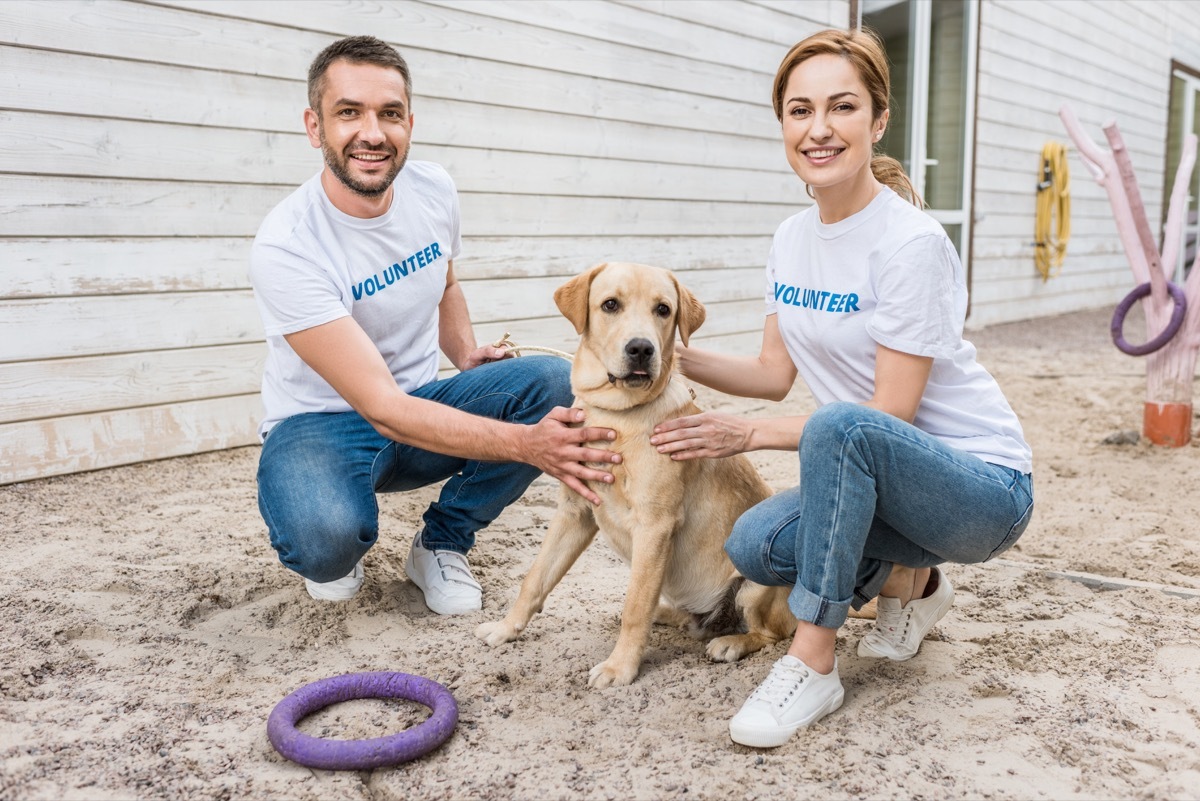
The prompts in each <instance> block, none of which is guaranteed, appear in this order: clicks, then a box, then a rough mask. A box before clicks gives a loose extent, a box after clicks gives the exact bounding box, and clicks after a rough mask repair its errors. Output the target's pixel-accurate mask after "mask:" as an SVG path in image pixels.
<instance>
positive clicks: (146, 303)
mask: <svg viewBox="0 0 1200 801" xmlns="http://www.w3.org/2000/svg"><path fill="white" fill-rule="evenodd" d="M848 14H849V4H848V0H819V1H818V0H813V1H806V2H785V1H784V0H748V1H746V2H735V1H734V0H630V1H628V2H626V1H625V0H524V1H523V2H506V1H505V0H461V1H459V2H441V1H440V0H428V1H427V2H413V1H408V0H405V1H394V2H388V1H386V0H384V1H382V2H377V3H343V2H323V1H320V0H307V1H306V2H291V1H290V0H285V1H282V2H281V1H277V0H237V2H232V1H227V2H213V1H211V0H209V1H204V2H202V1H199V0H197V1H194V2H190V1H188V0H164V1H163V2H129V1H127V0H97V1H96V2H85V1H84V0H58V2H47V1H46V0H0V109H2V110H0V484H4V483H12V482H17V481H23V480H27V479H31V478H35V477H39V476H49V475H55V474H61V473H69V472H75V471H81V470H91V469H97V468H103V467H108V466H112V465H118V464H125V463H129V462H135V461H143V460H149V459H157V458H163V457H168V456H176V455H181V454H189V453H198V452H202V451H206V450H213V449H220V448H226V447H232V446H238V445H244V444H250V443H252V442H255V441H256V439H255V437H254V433H253V432H254V429H255V426H256V423H257V420H258V418H259V415H260V404H259V398H258V385H259V374H260V370H261V367H262V360H263V346H262V333H261V328H260V323H259V320H258V316H257V313H256V311H255V308H254V304H253V300H252V297H251V293H250V289H249V284H248V282H247V279H246V267H247V253H248V248H249V244H250V241H251V239H252V238H253V236H254V233H255V231H256V229H257V227H258V225H259V222H260V221H261V220H262V218H263V216H264V215H265V214H266V212H267V211H268V210H269V209H270V208H271V207H272V206H274V205H275V203H277V202H278V201H279V200H280V199H282V198H283V197H284V196H285V195H286V194H287V193H288V192H290V191H291V190H292V189H293V188H294V187H295V186H296V185H298V184H299V183H301V182H302V181H304V180H305V179H306V178H308V177H309V176H310V175H312V174H314V173H315V172H316V171H317V170H318V169H319V166H320V161H319V154H318V153H317V151H314V150H312V149H311V148H310V147H309V146H308V143H307V140H306V139H305V137H304V135H303V128H302V126H301V111H302V109H303V108H304V106H305V105H306V100H305V85H304V76H305V73H306V71H307V68H308V64H309V62H310V61H311V59H312V57H313V56H314V55H315V54H316V53H317V52H318V51H319V50H320V49H321V48H323V47H324V46H325V45H326V44H328V43H329V42H331V41H332V40H334V39H335V38H339V37H341V36H344V35H352V34H363V33H369V34H373V35H376V36H379V37H380V38H383V39H385V40H387V41H389V42H391V43H393V44H395V45H396V46H397V47H398V48H399V49H400V50H401V52H402V53H403V54H404V55H405V57H406V58H407V60H408V61H409V64H410V66H411V68H412V70H413V73H414V104H413V108H414V112H415V114H416V117H417V121H416V127H415V141H414V145H413V149H412V157H413V158H416V159H428V160H432V161H437V162H440V163H441V164H443V165H444V166H445V167H446V168H447V169H448V170H449V172H450V174H451V175H452V176H453V177H454V179H455V180H456V182H457V184H458V188H459V191H460V193H461V198H462V209H463V230H464V234H465V242H464V245H465V250H464V255H463V257H462V258H460V260H459V261H458V263H457V264H456V270H457V272H458V273H459V275H460V277H461V278H463V279H464V281H465V287H466V291H467V295H468V300H469V301H470V304H471V307H472V311H473V316H474V319H475V321H476V323H477V328H478V331H479V334H480V338H481V340H491V339H494V338H496V337H498V336H499V335H500V334H501V333H503V331H505V330H509V331H511V332H512V333H513V336H514V338H515V339H516V340H517V341H519V342H521V343H524V344H544V345H552V346H557V347H567V348H572V349H573V344H574V343H573V337H572V332H571V331H570V328H569V326H568V325H567V324H566V322H565V321H564V320H562V319H561V318H560V317H559V316H558V315H557V312H556V311H555V309H554V307H553V302H552V299H551V293H552V291H553V289H554V288H555V287H557V286H558V285H559V284H560V283H561V282H562V281H563V280H564V279H565V278H566V277H568V276H571V275H574V274H576V273H578V272H579V271H581V270H582V269H584V268H586V267H588V266H590V265H592V264H594V263H596V262H599V261H604V260H609V259H624V260H639V261H646V262H651V263H657V264H661V265H663V266H667V267H670V268H673V269H675V270H677V271H679V272H680V273H681V275H682V276H683V278H684V280H685V281H686V282H687V283H688V284H689V285H690V286H691V287H692V289H693V290H695V291H696V292H697V294H698V295H699V296H700V298H701V299H702V300H703V301H704V302H705V303H706V304H708V306H709V310H710V322H709V323H708V324H707V325H706V326H705V327H704V329H702V330H701V332H700V333H701V334H702V335H705V336H707V337H710V338H714V339H710V341H717V342H720V343H721V344H722V346H725V347H738V346H740V347H745V346H746V344H747V343H748V342H749V343H751V344H753V345H756V344H757V333H758V332H759V331H760V330H761V286H762V278H761V275H762V273H761V269H762V265H763V263H764V260H765V258H766V251H767V248H768V246H769V241H770V235H771V233H772V232H773V231H774V229H775V227H776V226H777V224H778V223H779V222H780V221H781V220H782V219H783V218H784V217H786V216H787V215H789V214H791V213H793V212H794V211H795V210H796V208H797V207H798V204H801V203H804V202H806V199H805V198H804V197H803V191H802V187H800V186H799V184H798V182H797V181H796V180H795V178H794V176H793V175H792V174H791V172H790V170H789V169H788V168H787V165H786V162H785V160H784V158H783V153H782V147H781V145H780V144H779V142H778V125H777V123H776V121H775V119H774V116H773V114H772V112H771V108H770V98H769V94H770V83H771V78H772V76H773V74H774V71H775V68H776V66H777V65H778V62H779V59H780V58H781V57H782V55H783V54H784V52H786V49H787V47H788V46H789V45H791V44H792V43H793V42H795V41H797V40H799V39H800V38H802V37H803V36H805V35H807V34H808V33H810V32H812V31H813V30H816V29H818V28H821V27H827V26H845V25H846V24H847V21H848Z"/></svg>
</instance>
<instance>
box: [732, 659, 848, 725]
mask: <svg viewBox="0 0 1200 801" xmlns="http://www.w3.org/2000/svg"><path fill="white" fill-rule="evenodd" d="M845 694H846V693H845V690H843V689H842V680H841V679H840V678H839V677H838V668H837V660H836V659H835V660H834V663H833V670H831V671H830V672H829V673H827V674H821V673H818V672H816V671H815V670H813V669H812V668H810V667H809V666H808V665H806V664H804V662H803V661H801V660H799V659H797V658H796V657H794V656H791V655H790V654H784V655H783V657H782V658H781V659H780V660H779V661H778V662H776V663H775V664H774V665H772V666H771V672H770V673H769V674H767V678H766V679H764V680H763V683H762V684H760V685H758V688H757V689H755V690H754V692H752V693H751V694H750V697H749V698H747V699H746V703H744V704H742V708H741V709H740V710H738V713H737V714H736V715H734V716H733V719H732V720H730V721H729V736H730V738H731V739H732V740H733V741H734V742H735V743H740V744H741V745H749V746H752V747H754V748H776V747H778V746H781V745H783V744H784V743H786V742H787V741H788V738H789V737H791V736H792V735H793V734H794V733H795V732H796V730H797V729H802V728H804V727H805V726H808V725H810V724H812V723H815V722H817V721H818V720H820V719H821V718H823V717H825V716H826V715H828V714H829V713H830V712H833V711H834V710H835V709H837V708H838V707H840V706H841V705H842V700H843V698H845Z"/></svg>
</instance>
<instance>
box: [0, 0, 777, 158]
mask: <svg viewBox="0 0 1200 801" xmlns="http://www.w3.org/2000/svg"><path fill="white" fill-rule="evenodd" d="M17 6H18V4H17V3H10V4H3V3H0V43H4V42H7V43H10V44H12V45H13V47H12V48H6V50H11V51H12V52H11V57H10V60H11V61H13V62H15V64H14V66H16V67H17V71H16V72H15V73H7V72H4V73H0V76H4V77H0V87H3V88H5V89H8V90H10V91H13V92H16V93H22V94H23V96H27V95H29V94H32V93H33V92H36V91H38V88H39V85H38V78H37V77H36V76H35V77H33V78H23V77H21V76H23V75H26V74H27V73H28V72H30V70H28V69H27V68H26V67H25V66H24V64H23V61H24V60H25V59H30V60H31V61H32V59H34V58H37V59H40V60H41V61H40V62H39V63H42V64H45V63H46V61H47V59H52V58H60V59H74V61H73V62H69V64H68V66H67V67H59V68H57V71H58V73H59V74H61V73H62V72H63V70H64V69H66V74H67V75H68V76H70V75H71V74H72V73H73V72H76V71H78V72H82V73H87V76H86V77H82V78H80V79H79V85H78V92H76V90H75V88H74V86H75V84H74V83H73V82H71V81H68V82H67V83H66V84H65V86H64V84H63V83H62V82H61V81H60V82H58V83H56V84H55V85H54V86H53V87H51V91H49V92H42V97H43V99H42V100H41V101H38V103H37V104H36V105H33V106H31V108H37V109H43V108H44V106H45V104H47V103H50V104H53V103H55V102H56V101H55V100H53V98H54V97H56V96H59V95H61V96H63V97H64V98H67V99H73V95H75V94H77V93H78V94H81V95H86V97H85V98H83V99H80V100H79V102H80V103H81V105H82V106H83V107H84V108H85V110H86V109H94V108H95V104H96V103H97V101H99V100H105V99H110V100H112V102H113V104H114V106H113V110H112V111H111V112H107V114H111V115H112V116H128V117H131V118H137V117H140V116H141V115H143V114H145V113H146V112H145V110H144V109H145V106H146V105H154V106H155V107H156V110H155V111H154V112H153V113H152V115H151V116H149V117H148V118H150V119H156V120H157V119H162V120H163V121H171V122H187V123H194V122H196V121H195V116H196V114H197V113H199V114H201V115H203V117H202V119H201V120H199V122H201V123H206V124H212V125H224V126H226V127H242V128H254V129H260V130H279V131H295V130H299V129H300V128H299V117H298V116H297V115H298V113H299V111H300V110H301V109H302V108H303V107H304V104H305V101H304V100H303V97H304V91H305V90H304V77H305V75H306V74H307V72H308V66H309V62H310V61H311V60H312V58H313V57H314V56H315V55H316V54H317V53H318V52H320V50H321V49H322V48H324V47H325V46H326V45H328V44H329V43H330V42H331V41H332V40H333V39H334V38H335V37H333V36H330V35H327V34H323V33H318V32H314V31H307V30H299V29H297V28H295V27H294V26H290V25H289V26H285V27H283V28H280V27H277V26H274V25H264V24H258V23H253V22H245V21H243V22H238V23H231V22H230V21H229V20H227V19H225V18H223V17H219V16H211V15H206V14H198V13H193V12H190V11H186V10H177V9H172V8H164V7H158V6H149V5H144V4H140V3H137V4H135V3H125V2H111V0H109V1H108V2H104V1H103V0H102V2H97V3H84V2H80V1H79V0H60V2H56V3H22V4H20V13H16V8H17ZM304 8H308V5H306V6H304ZM263 42H270V43H271V46H270V47H263V46H262V43H263ZM231 44H232V46H231ZM66 45H69V50H68V49H67V47H66ZM38 49H44V50H46V51H47V52H46V53H44V54H39V55H37V56H33V55H32V54H34V53H38ZM59 51H63V52H59ZM469 52H470V51H464V53H469ZM403 54H404V56H405V58H406V59H407V60H408V62H409V64H410V66H411V68H412V70H413V75H414V80H415V89H414V93H415V95H416V97H415V98H414V109H415V110H416V111H417V113H419V114H424V113H425V105H424V104H425V103H426V102H427V101H428V100H429V99H431V98H440V99H443V100H448V101H458V102H460V103H462V104H470V105H474V106H479V107H481V109H485V110H486V109H493V110H494V109H496V108H520V109H530V110H534V111H541V112H550V113H553V114H562V115H572V116H577V117H581V118H585V119H591V120H595V119H611V120H624V121H626V122H630V123H634V124H639V125H657V126H664V127H668V128H675V129H680V128H681V127H682V128H686V127H687V126H681V124H680V121H681V120H685V119H689V118H693V117H695V116H696V115H697V114H700V115H702V116H704V118H705V124H704V128H705V129H707V130H709V131H714V132H720V133H725V134H732V135H737V136H750V137H754V138H759V139H776V138H777V137H778V134H779V124H778V123H777V122H776V120H775V119H774V116H773V114H772V112H771V108H770V104H769V103H763V102H756V101H755V100H754V99H753V98H754V97H757V96H758V95H753V96H750V97H749V98H746V97H742V96H736V95H735V96H729V97H698V96H697V95H696V94H695V93H693V92H691V91H690V90H687V89H684V90H674V89H667V88H664V87H651V86H645V85H640V84H633V83H627V82H622V81H612V80H605V79H603V78H599V77H596V76H594V75H592V74H590V73H589V74H587V75H584V76H580V75H573V74H570V73H567V72H563V71H560V70H557V69H554V68H549V69H543V68H539V67H534V66H530V65H527V64H524V63H512V64H506V63H499V62H495V61H491V62H485V63H483V64H481V62H480V60H479V59H478V58H477V57H475V56H473V55H463V54H459V53H456V52H454V51H447V50H443V49H426V48H424V47H420V46H417V47H405V48H403ZM98 61H99V62H101V63H100V64H97V63H96V62H98ZM160 68H161V69H160ZM481 69H486V73H487V76H488V79H487V80H486V81H481V80H479V75H480V70H481ZM156 71H161V79H159V80H161V81H162V82H164V83H165V86H163V85H161V84H156V78H155V77H154V76H155V73H156ZM96 73H99V74H100V75H101V76H102V75H105V74H111V75H112V76H113V77H112V78H111V79H109V80H105V79H104V78H103V77H94V76H95V74H96ZM267 79H270V80H267ZM126 80H128V81H129V86H128V87H126V86H125V81H126ZM31 81H32V86H30V87H29V88H28V89H26V88H24V87H26V86H28V85H29V84H30V82H31ZM264 81H265V82H264ZM183 84H186V85H188V86H194V87H196V92H195V94H197V95H200V97H198V98H196V99H193V98H192V97H191V95H192V93H191V92H189V93H187V94H184V93H179V92H177V91H174V90H175V89H177V87H178V86H179V85H183ZM264 86H267V87H269V90H268V91H265V92H264V91H263V87H264ZM155 87H157V88H155ZM138 89H145V90H147V91H149V92H150V93H151V94H150V95H149V96H148V97H146V98H145V100H144V101H140V100H138V99H137V98H135V97H127V95H135V94H137V91H136V90H138ZM273 90H278V91H273ZM172 91H174V93H173V95H171V94H170V93H171V92H172ZM164 92H165V93H166V94H168V95H169V96H168V97H165V98H164V97H161V95H162V94H164ZM263 94H266V95H267V96H268V97H269V99H268V100H266V101H262V100H258V102H260V103H262V104H263V106H262V108H260V109H254V108H249V109H247V108H246V107H247V106H252V105H253V104H254V102H255V100H256V99H257V98H261V96H262V95H263ZM47 98H49V99H47ZM281 103H282V104H283V105H280V104H281ZM185 105H190V106H191V107H192V109H191V110H182V111H181V110H178V107H180V106H185ZM284 106H286V107H284ZM137 109H142V110H141V111H137ZM46 110H61V111H63V112H64V113H78V112H73V111H72V110H71V109H70V108H67V109H62V108H58V107H54V108H51V109H46ZM84 113H86V111H85V112H84ZM100 113H101V114H105V115H107V114H106V113H105V112H100ZM264 116H265V117H267V120H266V121H264V119H263V118H264ZM430 119H433V117H432V116H431V117H430ZM495 120H496V115H495V112H494V111H493V112H492V117H491V118H490V120H489V122H488V125H487V126H485V128H484V130H486V129H487V128H490V127H492V126H494V125H495ZM423 124H424V123H423Z"/></svg>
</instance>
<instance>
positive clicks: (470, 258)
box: [0, 236, 771, 281]
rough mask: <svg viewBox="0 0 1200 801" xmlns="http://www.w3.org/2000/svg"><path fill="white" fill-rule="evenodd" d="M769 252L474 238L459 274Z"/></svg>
mask: <svg viewBox="0 0 1200 801" xmlns="http://www.w3.org/2000/svg"><path fill="white" fill-rule="evenodd" d="M770 248H771V237H769V236H640V237H633V236H627V237H610V236H595V237H555V236H551V237H537V238H531V237H469V238H467V239H464V242H463V255H462V256H460V257H459V259H458V260H457V261H456V262H455V263H454V272H455V275H457V276H458V278H459V279H460V280H464V281H469V280H477V279H484V278H521V277H534V276H558V277H559V278H560V279H562V280H565V279H566V278H567V277H570V276H574V275H578V274H579V273H581V272H583V271H584V270H587V269H588V268H590V267H593V266H595V265H597V264H600V263H602V262H606V261H632V262H638V263H640V264H653V265H655V266H658V267H666V268H667V269H670V270H684V269H691V270H721V269H725V268H733V267H758V268H759V270H760V271H761V270H762V268H763V266H764V265H765V264H766V262H767V253H768V252H769V251H770ZM2 254H3V250H0V257H2Z"/></svg>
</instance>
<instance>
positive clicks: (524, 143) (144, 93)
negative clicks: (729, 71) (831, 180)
mask: <svg viewBox="0 0 1200 801" xmlns="http://www.w3.org/2000/svg"><path fill="white" fill-rule="evenodd" d="M185 84H186V85H187V86H189V87H190V91H189V92H188V93H187V94H183V93H181V92H179V86H181V85H185ZM645 91H646V92H647V93H648V92H649V91H650V90H645ZM0 97H5V98H7V100H6V103H5V105H6V106H7V107H8V108H10V109H22V110H28V111H36V112H44V113H52V114H69V115H71V116H72V118H73V124H72V128H73V127H74V124H75V123H81V122H85V121H82V120H79V119H78V118H79V117H81V116H93V117H100V118H108V119H118V120H126V121H143V122H159V123H171V124H176V125H187V126H199V127H201V128H205V129H208V128H214V127H215V128H228V129H233V130H239V131H253V132H254V133H255V134H257V136H254V137H249V136H243V137H241V138H238V137H235V136H232V135H228V136H227V137H226V138H227V140H228V145H227V147H229V148H233V150H234V152H232V153H230V154H227V156H226V158H232V159H235V160H236V162H237V163H243V164H244V163H246V162H249V163H252V164H259V165H261V168H262V169H263V170H269V169H270V168H271V166H272V163H273V160H274V159H273V157H268V156H266V155H264V154H265V153H266V152H271V153H272V155H273V154H274V152H275V149H276V148H278V147H286V152H287V154H288V155H289V157H290V158H303V159H305V161H306V163H307V161H312V162H313V163H314V164H319V163H320V162H319V155H317V154H311V155H310V154H309V148H308V145H307V140H305V139H303V137H302V134H303V126H302V124H301V111H302V109H303V108H304V107H305V105H307V99H306V98H305V94H304V84H303V82H302V81H300V80H295V81H282V80H279V79H275V78H268V77H263V76H255V75H233V74H229V73H225V72H217V71H213V70H194V69H186V68H181V67H171V66H165V65H161V64H142V63H138V62H132V61H117V60H114V59H108V58H94V57H88V56H80V55H76V54H72V53H57V52H51V51H41V50H29V49H24V48H14V47H3V46H0ZM649 98H650V95H649V94H647V100H649ZM489 100H490V101H491V102H489V103H487V104H483V103H480V102H476V101H469V102H467V101H461V100H457V99H443V98H439V97H425V96H422V97H421V98H420V100H419V103H420V125H419V126H418V127H417V130H416V134H417V143H418V147H419V146H420V144H421V143H431V144H438V145H452V146H455V147H475V148H484V149H490V150H513V151H523V152H530V153H551V154H556V155H577V156H590V157H594V158H617V159H628V160H633V161H648V162H662V163H678V164H702V165H707V166H716V167H737V168H743V169H758V170H769V171H778V170H780V169H786V165H785V160H784V159H783V157H782V151H781V146H780V143H779V137H778V131H777V129H776V130H773V131H771V132H770V133H771V135H770V136H764V137H748V136H744V135H736V136H735V135H730V134H723V133H719V132H714V131H711V130H707V129H705V130H691V129H685V128H679V127H676V123H677V121H676V120H671V127H667V126H664V125H661V124H659V125H650V124H645V123H643V122H636V123H635V122H624V121H619V120H606V119H603V118H600V117H597V116H595V115H591V116H584V115H582V114H567V113H563V112H564V110H563V109H562V108H556V109H554V110H527V109H520V108H506V109H505V110H504V112H503V113H502V114H498V113H497V106H496V105H495V98H489ZM699 100H700V99H697V101H699ZM694 105H695V104H694ZM597 112H599V113H602V110H600V109H597ZM693 113H700V114H709V113H711V114H714V115H720V114H721V113H722V109H721V107H720V105H719V104H716V105H713V104H708V103H704V108H703V110H699V109H693ZM769 116H770V111H769V109H768V110H766V111H765V112H764V115H763V119H764V121H766V119H767V118H768V117H769ZM37 119H39V120H42V121H44V123H45V127H43V128H42V129H41V133H44V132H45V131H46V130H51V131H54V130H58V129H60V128H62V127H63V126H62V122H61V120H55V119H45V118H37ZM91 124H92V125H93V126H95V125H106V123H100V122H92V123H91ZM130 124H131V123H130V122H126V123H125V126H126V129H127V130H128V132H126V129H122V128H121V126H120V125H119V124H114V126H115V128H114V130H113V132H112V133H111V134H110V133H107V132H102V133H100V134H92V135H91V136H87V135H85V133H84V132H83V131H73V132H72V134H71V140H79V141H84V142H87V141H93V142H97V143H100V144H101V145H102V146H103V147H104V149H105V157H106V158H108V159H110V160H112V159H114V158H116V156H115V154H113V153H111V152H109V151H110V149H111V148H113V147H114V145H117V144H119V143H123V142H128V141H130V134H132V136H133V137H134V139H133V142H132V143H131V145H130V146H134V145H136V141H137V138H139V137H146V136H155V137H156V139H155V141H156V142H157V141H159V140H158V138H157V137H159V136H162V135H163V132H164V131H165V132H166V133H167V134H168V135H169V134H170V133H171V130H172V129H171V128H154V129H143V128H137V127H133V128H128V126H129V125H130ZM6 127H8V126H6ZM36 133H37V132H35V134H36ZM211 133H213V132H210V131H207V130H206V131H205V134H204V135H206V136H207V135H209V134H211ZM266 133H285V134H290V135H292V136H301V140H300V141H301V142H303V144H302V145H300V146H297V145H296V143H295V141H292V140H290V139H288V138H276V137H272V136H264V134H266ZM239 147H241V148H245V150H244V152H240V153H239V152H237V148H239ZM126 149H128V147H127V148H126ZM250 154H253V155H250ZM127 157H128V156H127V155H123V156H122V158H127ZM155 158H156V159H157V158H160V157H155ZM26 169H27V168H22V169H20V170H18V171H19V172H24V171H26ZM39 169H40V167H39ZM188 169H190V167H189V168H188ZM58 171H59V172H62V171H63V170H61V169H60V170H58ZM178 173H182V174H186V172H185V170H184V169H182V168H181V169H180V170H179V171H178ZM86 174H94V173H91V172H88V173H86ZM208 177H209V178H210V179H211V178H212V176H208ZM283 180H284V179H283V178H282V177H272V178H268V181H269V182H271V183H282V182H283Z"/></svg>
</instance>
